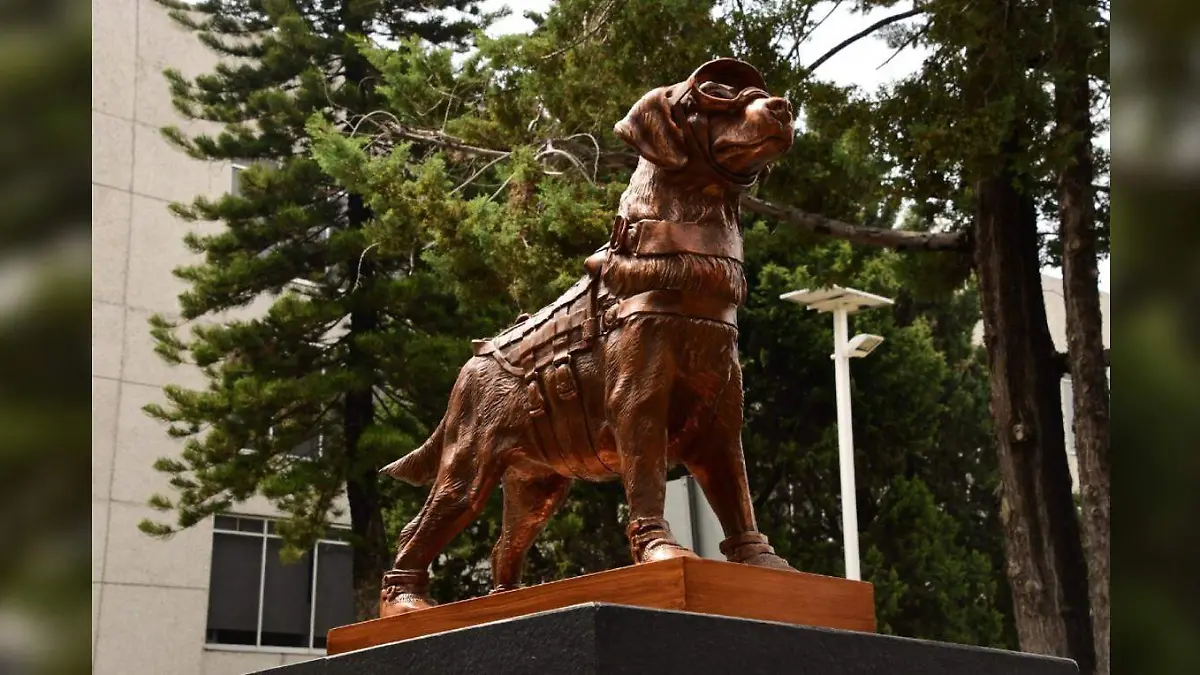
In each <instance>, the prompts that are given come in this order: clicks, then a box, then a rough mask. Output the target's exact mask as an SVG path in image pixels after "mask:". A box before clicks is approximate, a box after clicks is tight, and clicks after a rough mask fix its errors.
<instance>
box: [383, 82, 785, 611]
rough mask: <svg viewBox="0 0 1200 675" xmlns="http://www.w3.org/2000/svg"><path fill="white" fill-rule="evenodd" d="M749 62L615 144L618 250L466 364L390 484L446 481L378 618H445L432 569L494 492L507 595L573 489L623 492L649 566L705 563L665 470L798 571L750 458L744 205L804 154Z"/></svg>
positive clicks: (730, 526) (758, 546)
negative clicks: (627, 166) (631, 163)
mask: <svg viewBox="0 0 1200 675" xmlns="http://www.w3.org/2000/svg"><path fill="white" fill-rule="evenodd" d="M765 86H766V85H765V83H764V82H763V79H762V76H761V75H760V74H759V73H758V71H757V70H755V69H754V68H753V67H752V66H750V65H749V64H746V63H743V62H741V61H736V60H734V59H718V60H716V61H711V62H709V63H706V64H704V65H703V66H701V67H700V68H699V69H697V70H696V71H695V72H694V73H693V74H692V75H691V77H689V78H688V79H687V80H686V81H684V82H680V83H678V84H675V85H673V86H670V87H660V88H658V89H655V90H653V91H651V92H650V93H648V94H646V95H645V96H644V97H642V99H641V100H639V101H638V102H637V103H636V104H635V105H634V106H633V109H632V110H630V111H629V114H628V115H627V116H626V117H625V119H623V120H621V121H620V122H619V123H617V125H616V127H615V129H614V130H615V132H616V134H617V136H618V137H620V138H621V140H623V141H624V142H626V143H627V144H629V145H630V146H632V147H633V148H634V149H636V150H637V151H638V153H639V155H640V156H641V159H640V160H639V162H638V166H637V169H636V170H635V171H634V173H633V176H632V178H631V179H630V183H629V187H628V189H626V190H625V193H624V195H622V197H621V204H620V211H619V215H618V216H617V219H616V222H615V224H614V227H613V234H612V238H611V240H610V241H609V244H608V245H607V246H605V247H602V248H601V249H600V250H599V251H597V253H596V254H595V255H593V256H592V257H590V258H589V259H588V260H587V262H586V263H585V267H586V268H587V271H588V275H587V276H585V277H584V278H583V279H582V280H580V281H579V283H577V284H576V285H575V286H573V287H572V288H571V289H570V290H568V291H567V292H566V293H565V294H564V295H563V296H562V297H560V298H559V299H558V300H556V301H555V302H554V303H552V304H551V305H550V306H548V307H546V308H544V309H542V310H541V311H540V312H538V313H537V314H535V315H533V316H531V317H521V318H520V319H519V322H518V324H517V325H515V326H513V327H511V328H509V329H507V330H506V331H504V332H503V333H501V334H500V335H498V336H496V337H494V338H492V339H491V340H486V341H479V340H477V341H475V356H474V358H472V359H471V360H470V361H468V362H467V364H466V365H465V366H463V368H462V371H461V372H460V373H459V376H458V380H457V382H456V383H455V385H454V389H453V391H452V392H451V394H450V402H449V405H448V407H447V410H446V414H445V417H444V418H443V419H442V421H441V423H440V424H439V425H438V427H437V429H436V430H435V431H434V433H433V436H432V437H431V438H430V439H429V440H428V441H426V442H425V444H424V445H422V446H421V447H419V448H417V449H416V450H414V451H413V452H411V453H409V454H408V455H406V456H405V457H403V458H402V459H400V460H397V461H395V462H393V463H392V464H389V465H388V466H387V467H385V468H384V469H383V470H382V471H383V472H384V473H387V474H389V475H391V476H394V477H396V478H399V479H401V480H404V481H406V482H409V483H412V484H414V485H425V484H428V483H431V482H432V484H433V487H432V489H431V490H430V492H429V496H428V498H427V499H426V501H425V505H424V506H423V507H422V508H421V511H420V513H418V514H417V516H416V518H414V519H413V520H412V522H410V523H409V524H408V525H407V526H405V528H404V529H403V531H402V532H401V534H400V538H399V543H398V547H399V550H398V552H397V555H396V561H395V565H394V569H392V570H391V571H389V572H387V573H386V574H385V575H384V577H383V590H382V593H381V601H380V616H391V615H396V614H401V613H404V612H408V611H412V610H415V609H421V608H425V607H429V606H431V605H433V604H434V603H433V600H431V599H430V597H429V571H428V568H429V566H430V564H431V563H432V562H433V560H434V558H435V557H436V556H437V555H438V554H439V553H440V552H441V551H442V549H443V548H444V547H445V546H446V545H447V544H448V543H449V542H450V540H451V539H452V538H454V536H455V535H457V534H458V533H459V532H460V531H461V530H462V529H463V528H464V527H466V525H467V524H468V523H470V521H471V520H473V519H474V518H475V517H476V516H478V514H479V512H480V511H481V510H482V508H483V506H484V504H485V503H486V501H487V498H488V496H489V494H490V493H491V492H492V490H493V489H494V488H495V486H496V484H497V483H498V482H499V483H502V485H503V490H504V516H503V518H504V520H503V528H502V532H501V535H500V539H499V541H497V542H496V545H495V548H494V550H493V551H492V559H491V562H492V584H493V592H497V591H504V590H510V589H513V588H516V587H517V586H519V585H520V580H521V571H522V567H523V565H524V561H525V554H526V552H527V551H528V550H529V547H530V546H531V545H532V544H533V541H534V539H535V538H536V537H537V535H538V534H539V533H540V532H541V531H542V529H543V527H544V526H545V524H546V521H547V520H549V518H550V517H551V516H552V515H553V514H554V512H555V510H556V509H557V508H558V507H559V506H560V505H561V504H562V502H563V499H564V497H565V496H566V494H567V491H568V490H569V489H570V487H571V484H572V481H574V480H576V479H580V480H590V481H602V480H612V479H618V478H619V479H620V480H621V481H622V482H623V483H624V486H625V493H626V497H627V500H628V504H629V511H630V522H629V526H628V529H627V535H628V537H629V546H630V552H631V554H632V556H633V560H634V562H635V563H641V562H649V561H653V560H664V559H667V558H675V557H680V556H695V553H693V552H692V551H690V550H688V549H687V548H684V547H683V546H681V545H680V544H679V543H678V542H677V541H676V540H675V538H674V537H673V536H672V534H671V530H670V528H669V526H668V524H667V521H666V520H665V519H664V518H663V508H664V502H665V498H666V478H667V468H668V466H670V465H674V464H677V463H679V462H682V463H683V464H684V465H685V466H686V467H687V469H688V471H689V472H690V473H691V474H692V475H693V476H695V478H696V480H697V482H698V483H699V484H700V486H701V488H702V489H703V490H704V494H705V496H706V497H707V498H708V501H709V504H711V505H712V508H713V511H715V512H716V514H717V517H718V519H719V520H720V522H721V527H722V528H723V529H724V532H725V536H726V537H727V538H726V539H725V541H724V542H722V543H721V551H722V553H724V554H725V556H726V557H727V558H728V559H729V560H731V561H734V562H741V563H746V564H750V565H761V566H765V567H777V568H783V569H791V568H790V566H789V565H788V563H787V562H786V561H785V560H783V559H782V558H780V557H779V556H777V555H775V552H774V549H772V548H771V546H770V545H768V543H767V539H766V537H764V536H763V535H762V534H760V533H759V532H758V531H757V526H756V523H755V519H754V512H753V509H752V507H751V502H750V490H749V486H748V485H747V480H746V467H745V460H744V458H743V455H742V443H741V427H742V373H741V366H740V364H739V363H738V352H737V308H738V306H739V305H741V304H742V303H743V302H744V301H745V298H746V278H745V274H744V272H743V269H742V261H743V257H742V235H741V225H740V222H739V220H738V198H739V195H740V193H741V192H742V191H743V190H745V189H746V188H748V187H750V186H751V185H753V184H754V182H755V181H756V180H757V179H758V176H759V174H760V173H762V172H763V171H765V170H766V168H767V166H768V165H769V164H770V163H771V162H772V161H774V160H775V159H777V158H778V157H779V156H780V155H782V154H783V153H784V152H785V151H787V150H788V149H789V148H790V147H791V144H792V139H793V131H792V116H793V113H792V106H791V104H790V103H789V102H788V101H787V100H785V99H783V98H778V97H773V96H770V95H769V94H768V93H767V92H766V91H765Z"/></svg>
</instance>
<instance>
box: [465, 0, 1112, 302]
mask: <svg viewBox="0 0 1200 675" xmlns="http://www.w3.org/2000/svg"><path fill="white" fill-rule="evenodd" d="M551 1H552V0H483V2H482V6H483V8H484V9H485V10H488V11H493V10H495V9H498V8H500V7H503V6H506V5H507V6H508V7H510V8H511V9H512V15H511V16H509V17H508V18H505V19H503V20H501V21H498V22H497V23H496V24H495V25H493V26H492V27H491V29H490V30H489V31H488V33H489V34H490V35H493V36H496V35H504V34H507V33H518V32H526V31H530V30H532V29H533V23H532V22H531V21H529V20H527V19H525V18H524V16H522V15H523V13H524V12H525V11H527V10H532V11H534V12H541V13H544V12H545V11H546V10H547V8H549V7H550V5H551ZM849 4H850V3H843V5H842V6H841V7H839V8H838V9H837V10H836V11H834V12H833V14H832V15H830V16H829V18H828V19H826V21H825V22H824V23H823V24H821V27H820V28H818V29H817V30H816V31H814V32H813V34H812V36H810V37H809V39H808V40H806V41H805V43H804V44H802V45H800V49H799V50H798V53H799V60H800V62H801V63H810V62H812V61H815V60H816V59H817V58H819V57H820V56H821V55H822V54H824V53H825V52H826V51H828V50H829V49H831V48H832V47H833V46H834V45H836V44H838V43H839V42H841V41H842V40H844V39H846V38H847V37H849V36H851V35H853V34H855V33H857V32H858V31H860V30H862V29H864V28H866V27H867V26H869V25H871V24H872V23H874V22H876V21H878V20H879V19H881V18H883V17H885V16H888V15H889V14H893V13H895V12H897V11H901V8H895V7H894V8H888V9H877V10H875V11H874V12H871V13H869V14H858V13H855V12H852V11H850V7H849ZM830 7H832V4H830ZM824 11H828V10H824ZM816 14H817V15H822V14H821V12H820V11H818V12H816ZM893 53H894V50H893V49H892V48H890V47H888V46H887V45H886V44H884V42H883V40H880V39H878V38H874V39H873V38H864V39H862V40H859V41H858V42H856V43H854V44H853V45H851V46H850V47H847V48H846V49H843V50H842V51H841V52H838V54H837V55H836V56H834V57H833V58H831V59H829V60H828V61H826V62H825V63H824V64H822V65H821V68H820V69H819V70H818V71H817V72H818V74H819V75H820V77H821V78H822V79H825V80H832V81H833V82H836V83H837V84H840V85H843V86H845V85H858V86H859V87H862V88H863V89H864V90H866V91H872V90H874V89H875V88H877V87H878V86H879V85H881V84H883V83H885V82H890V81H892V80H894V79H896V78H899V77H903V76H905V75H908V74H910V73H912V72H914V71H915V70H917V69H918V68H920V66H921V61H922V60H923V59H924V57H925V50H923V49H916V48H909V49H905V50H903V51H901V52H900V53H899V54H895V56H893ZM888 59H891V61H888ZM885 63H886V65H884V64H885ZM1099 144H1100V145H1102V146H1104V147H1106V148H1107V147H1108V144H1109V138H1108V133H1107V132H1106V133H1105V134H1104V135H1103V136H1102V137H1101V138H1100V139H1099ZM1045 272H1046V273H1047V274H1052V275H1054V276H1057V277H1061V276H1062V274H1061V272H1060V271H1059V270H1058V269H1049V268H1048V269H1046V270H1045ZM1100 288H1101V289H1102V290H1104V291H1106V292H1107V291H1108V288H1109V261H1108V259H1107V258H1105V259H1103V260H1101V261H1100Z"/></svg>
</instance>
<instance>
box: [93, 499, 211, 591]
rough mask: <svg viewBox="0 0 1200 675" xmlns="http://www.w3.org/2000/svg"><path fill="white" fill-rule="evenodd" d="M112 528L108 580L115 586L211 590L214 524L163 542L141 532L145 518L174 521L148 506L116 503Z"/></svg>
mask: <svg viewBox="0 0 1200 675" xmlns="http://www.w3.org/2000/svg"><path fill="white" fill-rule="evenodd" d="M111 509H112V515H111V516H110V518H109V525H108V541H109V547H108V557H107V561H106V562H105V566H104V569H105V572H104V580H105V581H106V582H112V583H125V584H154V585H159V586H179V587H185V588H200V589H206V588H207V587H208V575H209V569H210V566H211V563H212V560H211V558H212V556H211V553H210V551H211V549H212V521H211V520H206V521H204V522H202V523H200V524H198V525H195V526H193V527H190V528H188V529H186V530H182V531H180V532H179V533H177V534H175V535H174V536H172V537H171V538H170V539H168V540H165V541H163V540H160V539H156V538H154V537H151V536H149V535H146V534H144V533H142V531H141V530H139V529H137V525H138V522H140V521H141V520H142V519H143V518H150V519H151V520H162V519H163V516H164V515H165V516H166V519H167V520H169V521H170V520H173V518H172V516H171V514H162V513H159V512H157V511H155V510H154V509H152V508H150V507H148V506H142V505H140V504H127V503H123V502H113V503H112V507H111Z"/></svg>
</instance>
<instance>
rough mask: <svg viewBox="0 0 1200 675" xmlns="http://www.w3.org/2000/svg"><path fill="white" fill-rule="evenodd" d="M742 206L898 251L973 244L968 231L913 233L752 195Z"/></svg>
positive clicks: (949, 248)
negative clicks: (772, 201) (769, 200)
mask: <svg viewBox="0 0 1200 675" xmlns="http://www.w3.org/2000/svg"><path fill="white" fill-rule="evenodd" d="M742 207H743V208H745V209H746V210H747V211H751V212H753V213H757V214H759V215H761V216H767V217H768V218H774V219H775V220H778V221H780V222H784V223H788V224H790V225H795V226H796V227H799V228H800V229H802V230H807V231H808V232H812V233H813V234H819V235H823V236H826V237H832V238H834V239H843V240H845V241H848V242H850V243H852V244H864V245H867V246H882V247H884V248H892V249H896V250H897V251H962V250H965V249H966V248H967V247H968V246H969V245H970V239H969V236H968V235H967V234H966V233H964V232H913V231H910V230H885V229H882V228H878V227H866V226H864V225H852V224H850V223H844V222H842V221H840V220H834V219H833V218H827V217H825V216H822V215H820V214H817V213H807V212H805V211H800V210H799V209H794V208H792V207H790V206H780V205H778V204H772V203H771V202H767V201H763V200H761V199H759V198H758V197H752V196H750V195H748V194H744V195H742Z"/></svg>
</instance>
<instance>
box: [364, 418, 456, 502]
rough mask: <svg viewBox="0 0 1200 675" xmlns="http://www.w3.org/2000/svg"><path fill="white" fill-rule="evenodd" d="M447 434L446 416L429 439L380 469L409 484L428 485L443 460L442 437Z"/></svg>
mask: <svg viewBox="0 0 1200 675" xmlns="http://www.w3.org/2000/svg"><path fill="white" fill-rule="evenodd" d="M445 435H446V418H445V417H443V418H442V421H441V422H439V423H438V425H437V429H434V431H433V435H432V436H430V437H429V440H427V441H425V442H424V443H422V444H421V447H419V448H417V449H416V450H413V451H412V452H410V453H408V454H407V455H405V456H403V457H401V458H400V459H398V460H396V461H394V462H392V463H391V464H388V465H387V466H385V467H383V468H382V469H380V470H379V473H385V474H387V475H389V476H391V477H392V478H396V479H399V480H402V481H404V482H405V483H408V484H409V485H428V484H430V483H432V482H433V479H434V478H435V477H436V476H437V470H438V464H440V463H441V460H442V439H443V438H444V437H445Z"/></svg>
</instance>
